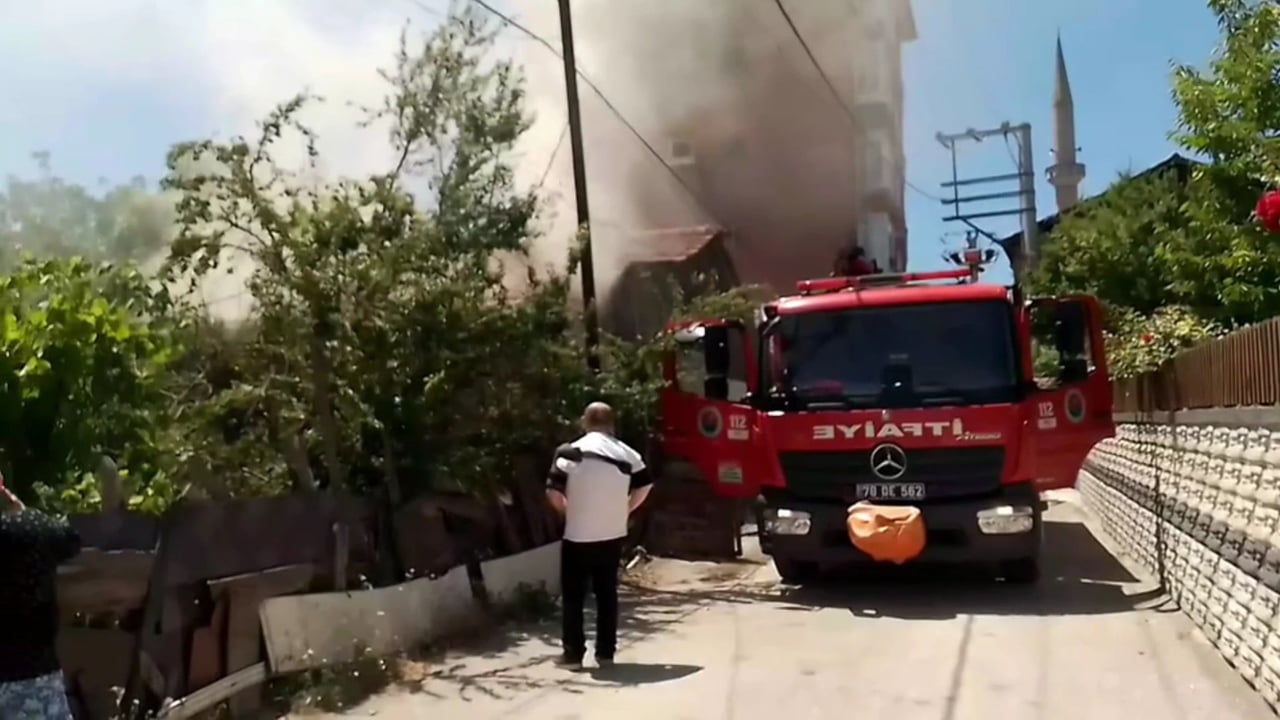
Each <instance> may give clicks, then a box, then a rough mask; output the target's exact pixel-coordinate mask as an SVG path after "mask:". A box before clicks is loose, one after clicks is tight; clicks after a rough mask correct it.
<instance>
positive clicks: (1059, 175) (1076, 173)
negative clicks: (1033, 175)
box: [1044, 162, 1084, 186]
mask: <svg viewBox="0 0 1280 720" xmlns="http://www.w3.org/2000/svg"><path fill="white" fill-rule="evenodd" d="M1044 175H1045V179H1046V180H1048V181H1049V184H1050V185H1054V186H1058V185H1079V184H1080V183H1081V182H1083V181H1084V164H1083V163H1078V162H1073V163H1057V164H1055V165H1050V166H1049V167H1048V168H1046V169H1045V171H1044Z"/></svg>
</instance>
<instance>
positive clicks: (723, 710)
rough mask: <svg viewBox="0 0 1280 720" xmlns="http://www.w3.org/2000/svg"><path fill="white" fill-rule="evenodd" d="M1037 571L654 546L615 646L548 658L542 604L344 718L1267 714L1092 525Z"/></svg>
mask: <svg viewBox="0 0 1280 720" xmlns="http://www.w3.org/2000/svg"><path fill="white" fill-rule="evenodd" d="M1046 517H1047V519H1048V520H1049V521H1050V522H1049V524H1048V525H1047V528H1046V543H1047V546H1048V548H1047V551H1046V558H1045V563H1046V564H1045V575H1044V578H1043V579H1042V581H1041V583H1040V584H1039V585H1038V586H1036V587H1034V588H1025V587H1018V586H1011V585H1005V584H1002V583H996V582H992V581H990V580H986V579H984V578H981V577H978V576H974V575H972V574H969V575H963V574H955V573H948V574H946V576H945V577H938V576H937V574H936V573H934V574H932V575H930V576H924V575H921V574H919V573H916V574H910V575H903V574H897V575H895V576H894V577H889V578H876V579H865V578H864V579H863V580H861V581H859V582H858V583H856V584H851V583H843V584H840V585H828V586H823V587H821V588H817V589H788V588H784V587H782V586H780V585H779V584H778V578H777V575H776V574H775V573H774V572H773V568H772V566H771V565H768V564H762V563H761V562H760V561H757V562H754V563H752V562H742V563H726V564H721V565H710V564H687V563H674V562H669V561H657V562H655V563H654V564H653V566H651V569H652V571H653V575H654V576H653V577H650V578H649V579H648V581H647V582H646V583H645V584H646V585H648V586H650V587H648V588H647V589H635V590H633V591H631V592H630V593H629V602H628V606H627V607H626V608H625V609H624V612H626V613H627V615H628V619H627V621H626V623H625V632H624V634H625V637H624V640H623V647H622V648H621V650H620V651H619V665H618V667H616V668H615V669H614V670H613V671H612V672H610V673H608V674H605V673H601V672H598V671H590V670H589V671H586V672H583V673H576V674H575V673H569V672H566V671H563V670H560V669H558V668H556V667H554V666H552V665H551V664H550V663H549V662H548V658H550V657H551V656H552V655H554V653H555V651H556V649H555V645H554V642H555V630H556V628H555V625H554V623H548V624H545V625H543V626H539V627H535V628H530V629H528V630H526V631H524V632H520V633H513V634H510V635H508V636H505V637H503V638H494V639H492V640H491V641H490V642H489V643H488V644H487V645H482V646H477V647H473V648H469V649H467V650H466V652H463V651H462V650H459V651H455V652H453V653H451V654H450V655H448V656H447V657H446V658H444V659H443V660H442V661H441V662H440V663H439V664H437V665H435V666H434V668H433V672H432V674H431V675H430V676H429V677H428V678H427V679H426V680H425V681H424V682H422V683H421V684H420V686H419V687H416V688H415V689H414V690H413V691H411V692H410V691H405V690H393V691H390V692H388V693H386V694H383V695H381V696H378V697H375V698H372V699H371V700H369V701H367V702H366V703H364V704H362V705H360V706H358V707H356V708H354V709H352V710H351V711H349V712H348V713H347V714H346V717H369V716H374V717H379V718H396V719H399V718H448V719H449V720H455V719H462V718H477V719H485V720H488V719H490V718H521V719H522V720H578V719H586V720H594V719H596V718H600V719H602V720H631V719H633V718H634V719H643V720H681V719H684V718H688V719H690V720H694V719H702V718H715V719H717V720H719V719H723V720H757V719H767V720H802V719H808V718H814V719H817V718H824V719H825V718H851V719H852V718H877V719H878V718H894V719H895V720H916V719H917V718H919V719H921V720H925V719H928V720H977V719H979V718H981V719H982V720H992V719H993V718H994V719H1002V718H1008V719H1009V720H1014V719H1015V718H1016V719H1018V720H1022V719H1024V718H1025V719H1031V718H1037V719H1040V718H1043V719H1045V720H1057V719H1059V718H1060V719H1062V720H1080V719H1081V718H1087V719H1088V720H1107V719H1109V718H1122V719H1124V720H1147V719H1150V720H1182V719H1185V720H1252V719H1254V718H1273V717H1275V716H1274V715H1273V714H1272V713H1271V711H1270V709H1269V708H1267V706H1266V705H1265V704H1264V703H1263V702H1262V701H1261V699H1259V698H1258V697H1257V696H1256V695H1255V694H1254V693H1253V691H1252V690H1250V689H1249V688H1248V687H1247V686H1246V685H1245V683H1244V682H1243V681H1242V680H1240V679H1239V678H1238V677H1237V676H1236V675H1235V674H1234V673H1233V672H1232V670H1231V669H1230V668H1228V667H1227V665H1226V664H1225V663H1224V662H1223V661H1222V660H1221V659H1220V658H1219V657H1218V656H1217V654H1216V653H1215V652H1214V651H1213V649H1212V648H1211V647H1209V646H1208V644H1207V643H1205V642H1204V641H1203V640H1202V639H1200V638H1198V637H1197V636H1196V635H1195V633H1194V631H1193V630H1192V628H1191V625H1190V623H1189V622H1188V621H1187V620H1186V619H1185V618H1184V617H1182V616H1181V615H1180V614H1179V613H1178V612H1177V611H1176V610H1175V609H1174V608H1173V607H1172V606H1171V605H1169V604H1168V603H1167V602H1165V599H1164V598H1163V597H1162V596H1161V595H1159V593H1157V592H1156V591H1155V590H1154V588H1153V584H1152V583H1150V582H1147V581H1144V580H1143V579H1141V578H1138V577H1135V576H1134V575H1132V574H1130V572H1129V571H1128V570H1126V569H1125V567H1124V566H1123V565H1122V564H1121V563H1120V562H1119V561H1117V560H1116V559H1115V558H1114V557H1113V556H1112V555H1111V553H1110V552H1109V551H1108V550H1107V549H1106V547H1105V546H1104V544H1103V543H1101V542H1099V540H1098V539H1096V538H1095V535H1094V533H1093V532H1092V531H1091V530H1090V525H1089V524H1087V523H1086V522H1084V521H1083V520H1084V514H1083V511H1082V510H1081V509H1080V508H1079V507H1078V505H1076V504H1075V503H1074V502H1066V503H1062V504H1058V505H1056V506H1055V507H1053V508H1051V509H1050V511H1049V513H1048V514H1047V516H1046Z"/></svg>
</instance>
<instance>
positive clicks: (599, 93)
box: [408, 0, 719, 223]
mask: <svg viewBox="0 0 1280 720" xmlns="http://www.w3.org/2000/svg"><path fill="white" fill-rule="evenodd" d="M408 1H409V2H412V3H413V4H414V5H417V6H418V7H420V8H423V9H426V10H430V11H432V12H435V10H434V8H428V7H427V6H424V5H423V4H422V2H421V0H408ZM470 2H473V3H475V4H476V5H479V6H480V7H481V8H484V10H486V11H487V12H489V13H490V14H491V15H493V16H494V17H496V18H498V19H499V20H500V21H502V22H503V23H504V24H506V25H508V26H510V27H513V28H515V29H516V30H518V31H520V32H521V33H524V35H525V36H527V37H528V38H529V39H531V40H533V41H534V42H536V43H538V44H539V45H541V46H543V47H544V48H546V49H547V51H548V52H550V53H551V54H553V55H555V56H556V57H557V58H560V60H561V62H563V61H564V54H563V53H562V52H561V51H560V49H559V48H557V47H556V46H555V45H553V44H552V43H551V42H550V41H548V40H547V39H546V38H544V37H542V36H541V35H538V34H537V33H535V32H533V31H532V30H530V29H529V28H527V27H525V26H524V25H522V24H520V23H519V22H517V21H516V20H515V19H513V18H511V17H509V16H508V15H506V14H505V13H503V12H502V11H500V10H498V9H497V8H495V7H494V6H493V5H491V4H489V3H488V2H486V0H470ZM574 71H575V73H576V74H577V76H578V79H579V80H581V81H582V82H583V83H584V84H585V85H586V86H587V87H588V88H590V89H591V91H592V92H593V93H595V94H596V97H597V98H599V99H600V102H602V103H603V104H604V106H605V108H606V109H608V110H609V112H610V113H611V114H612V115H613V116H614V117H615V118H617V119H618V122H620V123H622V125H623V127H625V128H626V129H627V131H628V132H630V133H631V135H632V136H634V137H635V139H636V140H639V141H640V144H641V145H643V146H644V149H645V150H646V151H647V152H648V153H649V154H650V155H652V156H653V158H654V159H655V160H657V161H658V163H659V164H661V165H662V167H663V169H664V170H666V171H667V173H668V174H669V175H671V177H672V178H674V179H675V181H676V182H677V183H679V184H680V187H681V188H683V189H684V191H685V192H686V193H688V194H689V197H690V198H691V199H692V200H693V202H694V204H695V205H697V206H698V208H699V209H700V210H702V212H704V213H706V214H707V216H708V217H709V218H710V219H711V220H712V221H713V222H717V223H718V222H719V219H718V218H716V215H715V213H713V212H711V209H710V208H708V207H707V204H706V202H705V201H703V199H702V197H701V196H699V195H698V193H697V192H696V191H695V190H694V189H693V188H692V187H690V185H689V183H688V182H686V181H685V179H684V178H683V177H681V176H680V173H678V172H676V170H675V168H673V167H671V165H670V164H668V163H667V161H666V159H664V158H663V157H662V154H661V153H659V152H658V151H657V150H656V149H654V147H653V145H652V144H651V143H650V142H649V141H648V140H647V139H645V137H644V135H643V134H641V133H640V131H639V130H637V129H636V126H635V125H633V124H631V121H630V120H628V119H627V117H626V116H625V115H623V114H622V111H620V110H618V108H617V106H616V105H614V104H613V102H612V101H611V100H609V97H608V96H607V95H605V94H604V91H603V90H601V89H600V86H598V85H596V84H595V82H593V81H592V80H591V78H589V77H587V75H586V74H584V73H583V72H582V70H581V69H578V68H574Z"/></svg>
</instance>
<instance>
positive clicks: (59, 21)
mask: <svg viewBox="0 0 1280 720" xmlns="http://www.w3.org/2000/svg"><path fill="white" fill-rule="evenodd" d="M424 4H430V3H424ZM4 5H5V7H3V9H0V28H3V30H0V39H2V40H3V43H0V45H2V47H0V65H4V66H6V67H9V68H19V70H18V71H17V72H16V73H10V74H12V75H14V76H16V77H12V78H10V80H11V81H12V82H13V84H14V85H16V86H17V88H18V91H19V92H20V93H22V94H25V95H26V96H27V97H25V98H22V99H23V100H25V101H26V104H28V105H30V106H35V105H40V106H42V112H44V113H46V114H62V115H64V116H65V115H69V114H72V113H75V112H82V111H83V110H84V109H83V108H77V107H75V103H76V98H75V96H74V95H75V93H71V92H65V91H63V89H65V88H82V89H91V90H92V91H93V93H94V94H96V95H99V96H100V95H103V94H106V95H108V96H109V95H110V94H111V92H112V91H113V90H116V89H118V90H119V92H120V94H121V96H122V97H123V96H128V97H138V96H139V95H142V96H150V97H166V96H167V97H175V96H176V97H179V98H182V99H183V101H184V102H183V103H182V105H184V106H187V107H201V108H204V111H205V113H204V116H202V117H198V118H190V119H187V121H186V123H184V124H186V125H189V126H190V127H189V130H188V135H187V136H186V137H184V138H179V137H156V138H154V143H155V153H156V154H157V155H160V154H163V153H164V152H165V150H166V149H167V148H168V146H169V144H171V143H172V142H175V141H177V140H181V139H187V138H189V137H200V136H204V135H208V134H214V133H216V134H217V135H219V136H224V137H225V136H228V135H231V134H238V133H250V132H253V130H254V122H255V121H256V120H258V119H259V118H261V117H262V116H263V115H264V114H265V113H267V112H268V111H269V110H270V109H271V108H272V107H273V106H274V105H275V104H277V103H278V102H280V101H282V100H284V99H287V98H288V97H290V96H292V95H293V94H295V93H297V92H299V91H300V90H303V89H304V88H305V89H309V90H310V91H312V92H315V93H317V94H320V95H323V96H326V97H328V98H330V101H329V102H328V103H327V104H326V105H325V106H324V107H321V108H317V109H314V110H312V111H311V112H310V113H309V114H308V115H307V119H308V121H309V122H310V123H312V124H313V125H314V126H315V129H316V130H317V131H319V132H320V134H321V137H322V141H323V143H324V150H325V155H326V161H327V163H328V164H329V165H330V166H331V167H332V169H333V170H336V171H339V172H343V173H354V172H361V171H365V170H369V169H373V168H377V167H382V162H383V161H384V160H385V158H386V155H387V151H386V149H385V145H386V143H385V140H384V139H383V138H382V137H380V136H379V135H378V134H377V133H376V132H367V131H366V132H360V131H357V130H356V129H354V127H353V125H354V121H355V120H356V119H358V117H359V114H358V113H357V112H356V111H355V110H354V109H352V108H350V107H348V106H347V102H348V101H352V102H356V103H364V104H370V103H372V102H374V101H375V100H376V99H377V98H378V97H379V96H380V93H381V90H382V87H383V85H382V83H381V81H380V79H379V78H378V76H377V74H376V71H377V69H378V68H379V67H382V66H385V65H386V64H387V63H388V61H389V60H390V59H391V55H392V53H393V52H394V50H395V47H396V42H397V36H398V33H399V31H400V29H401V27H402V24H403V23H404V21H405V20H406V19H408V18H412V19H413V20H414V25H415V27H416V28H418V29H420V30H425V29H426V28H427V26H429V25H431V24H433V23H434V22H435V20H436V18H434V17H431V16H430V15H428V14H426V13H425V12H423V11H422V10H421V9H419V8H417V7H416V6H415V5H414V4H413V3H412V2H409V0H404V1H403V2H399V1H392V2H383V3H367V2H360V1H359V0H271V1H270V2H262V1H259V0H184V2H181V3H178V2H160V1H159V0H113V1H112V2H101V0H60V2H56V3H4ZM50 103H52V104H54V105H55V107H48V105H49V104H50ZM57 105H62V106H63V107H57ZM140 112H141V111H140ZM153 120H154V119H153V118H148V117H145V116H142V115H140V116H139V117H138V118H137V121H138V124H139V125H141V126H144V127H145V126H146V125H148V124H151V123H152V121H153ZM123 130H124V129H121V128H111V127H100V128H97V132H99V133H101V135H102V136H103V137H105V138H108V139H109V138H110V137H111V134H112V132H113V131H123ZM104 170H109V169H107V168H104ZM104 174H107V173H104Z"/></svg>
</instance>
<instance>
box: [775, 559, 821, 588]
mask: <svg viewBox="0 0 1280 720" xmlns="http://www.w3.org/2000/svg"><path fill="white" fill-rule="evenodd" d="M773 567H774V568H776V569H777V571H778V575H779V576H780V577H781V578H782V582H784V583H786V584H788V585H803V584H804V583H807V582H811V581H813V580H814V578H816V577H817V575H818V573H817V570H816V568H814V567H813V565H812V564H810V563H805V562H799V561H797V560H792V559H791V558H780V557H777V556H775V557H774V558H773Z"/></svg>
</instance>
